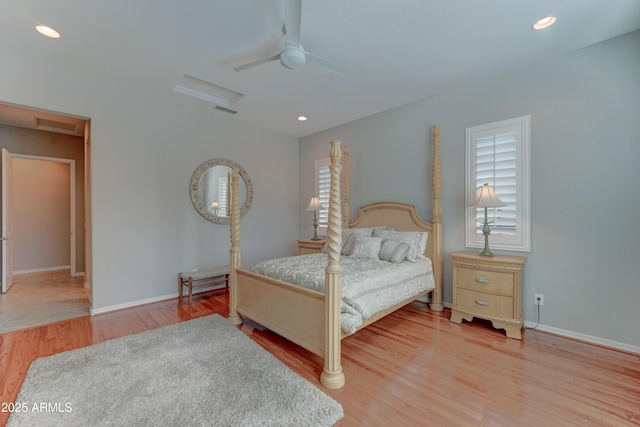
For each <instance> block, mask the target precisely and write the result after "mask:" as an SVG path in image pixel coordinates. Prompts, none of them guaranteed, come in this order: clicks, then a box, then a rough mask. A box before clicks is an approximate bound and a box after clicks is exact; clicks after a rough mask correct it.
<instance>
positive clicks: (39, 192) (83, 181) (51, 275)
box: [0, 103, 91, 333]
mask: <svg viewBox="0 0 640 427" xmlns="http://www.w3.org/2000/svg"><path fill="white" fill-rule="evenodd" d="M89 130H90V122H89V120H88V119H86V118H80V117H73V116H67V115H61V114H59V113H52V112H47V111H42V110H37V109H32V108H27V107H22V106H16V105H10V104H3V103H0V147H2V148H7V149H8V150H9V151H10V152H11V153H12V154H13V158H14V162H12V163H16V162H17V164H18V167H17V168H15V169H17V170H16V173H15V174H14V176H16V177H18V179H17V180H16V181H17V182H15V183H14V190H15V189H17V193H16V194H17V199H18V200H17V201H18V202H19V203H18V207H19V212H18V213H14V215H16V214H17V215H19V218H18V224H20V222H23V224H22V225H19V226H18V229H19V230H20V229H22V233H20V232H19V235H18V237H17V239H18V240H16V239H14V242H13V243H17V246H15V249H16V250H15V251H14V259H13V263H12V266H13V267H14V268H13V270H15V273H16V275H15V281H14V283H15V285H14V288H11V289H9V291H8V292H7V293H6V294H0V313H1V314H0V333H3V332H6V329H7V328H9V329H11V330H15V329H22V328H23V327H31V326H36V325H40V324H45V323H51V322H55V321H59V320H63V319H64V318H72V317H78V316H84V315H88V314H89V312H90V301H91V250H90V242H91V239H90V237H91V227H90V224H91V221H90V219H91V218H90V185H89V179H90V174H89V170H90V168H89V148H90V147H89V142H90V138H89ZM20 176H21V178H20ZM21 182H22V184H21ZM44 183H46V184H55V185H53V187H52V186H49V185H45V184H44ZM26 187H29V188H26ZM23 190H24V191H27V193H24V191H23ZM14 193H15V192H14ZM21 193H23V194H21ZM20 203H22V206H21V207H20ZM27 217H29V218H27ZM34 217H39V219H40V220H41V221H45V222H46V221H49V223H48V224H46V223H39V224H35V225H34V223H33V222H32V223H29V222H28V221H27V220H34ZM14 221H15V216H14ZM12 222H13V221H12ZM20 239H22V241H21V240H20ZM29 245H31V246H32V247H31V248H29ZM15 286H19V287H20V288H21V289H22V290H17V289H16V288H15ZM62 302H66V303H67V306H66V307H65V306H64V304H61V303H62ZM68 303H71V305H69V304H68ZM16 311H17V312H19V313H18V315H16V313H13V315H12V316H13V318H12V319H7V317H6V314H7V313H9V314H11V312H16ZM43 314H46V315H45V316H43ZM3 315H5V316H4V317H3ZM17 318H20V320H19V321H18V324H19V325H22V327H17V328H16V319H17ZM9 320H11V322H9ZM3 323H5V327H4V328H3ZM9 323H11V326H9Z"/></svg>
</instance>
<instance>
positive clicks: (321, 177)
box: [317, 164, 331, 227]
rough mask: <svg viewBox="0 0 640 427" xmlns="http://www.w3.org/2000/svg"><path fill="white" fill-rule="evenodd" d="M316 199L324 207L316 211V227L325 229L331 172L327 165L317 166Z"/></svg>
mask: <svg viewBox="0 0 640 427" xmlns="http://www.w3.org/2000/svg"><path fill="white" fill-rule="evenodd" d="M317 169H318V199H320V204H321V205H322V206H324V208H323V209H320V210H319V211H318V227H327V225H328V223H329V192H330V190H331V172H330V170H329V165H328V164H326V165H324V164H322V165H318V168H317Z"/></svg>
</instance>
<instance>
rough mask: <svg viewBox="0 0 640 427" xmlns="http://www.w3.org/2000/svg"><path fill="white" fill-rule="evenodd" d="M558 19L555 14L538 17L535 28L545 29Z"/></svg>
mask: <svg viewBox="0 0 640 427" xmlns="http://www.w3.org/2000/svg"><path fill="white" fill-rule="evenodd" d="M556 21H557V19H556V17H555V16H545V17H544V18H542V19H538V20H537V21H536V23H535V24H533V27H532V28H533V29H534V30H544V29H545V28H549V27H550V26H552V25H553V24H555V23H556Z"/></svg>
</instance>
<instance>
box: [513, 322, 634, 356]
mask: <svg viewBox="0 0 640 427" xmlns="http://www.w3.org/2000/svg"><path fill="white" fill-rule="evenodd" d="M524 325H525V327H527V328H530V329H533V328H534V326H536V324H535V323H534V322H524ZM535 330H537V331H542V332H548V333H550V334H554V335H559V336H561V337H566V338H571V339H574V340H578V341H584V342H587V343H589V344H596V345H599V346H602V347H609V348H613V349H615V350H622V351H627V352H629V353H635V354H640V347H638V346H635V345H630V344H625V343H621V342H617V341H611V340H607V339H604V338H599V337H594V336H592V335H586V334H581V333H579V332H573V331H567V330H566V329H560V328H554V327H553V326H547V325H538V327H537V328H535Z"/></svg>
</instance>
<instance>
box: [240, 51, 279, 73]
mask: <svg viewBox="0 0 640 427" xmlns="http://www.w3.org/2000/svg"><path fill="white" fill-rule="evenodd" d="M278 59H280V54H277V55H273V56H269V57H267V58H262V59H258V60H257V61H253V62H249V63H248V64H244V65H238V66H237V67H233V71H242V70H246V69H247V68H253V67H257V66H258V65H262V64H266V63H267V62H271V61H277V60H278Z"/></svg>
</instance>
